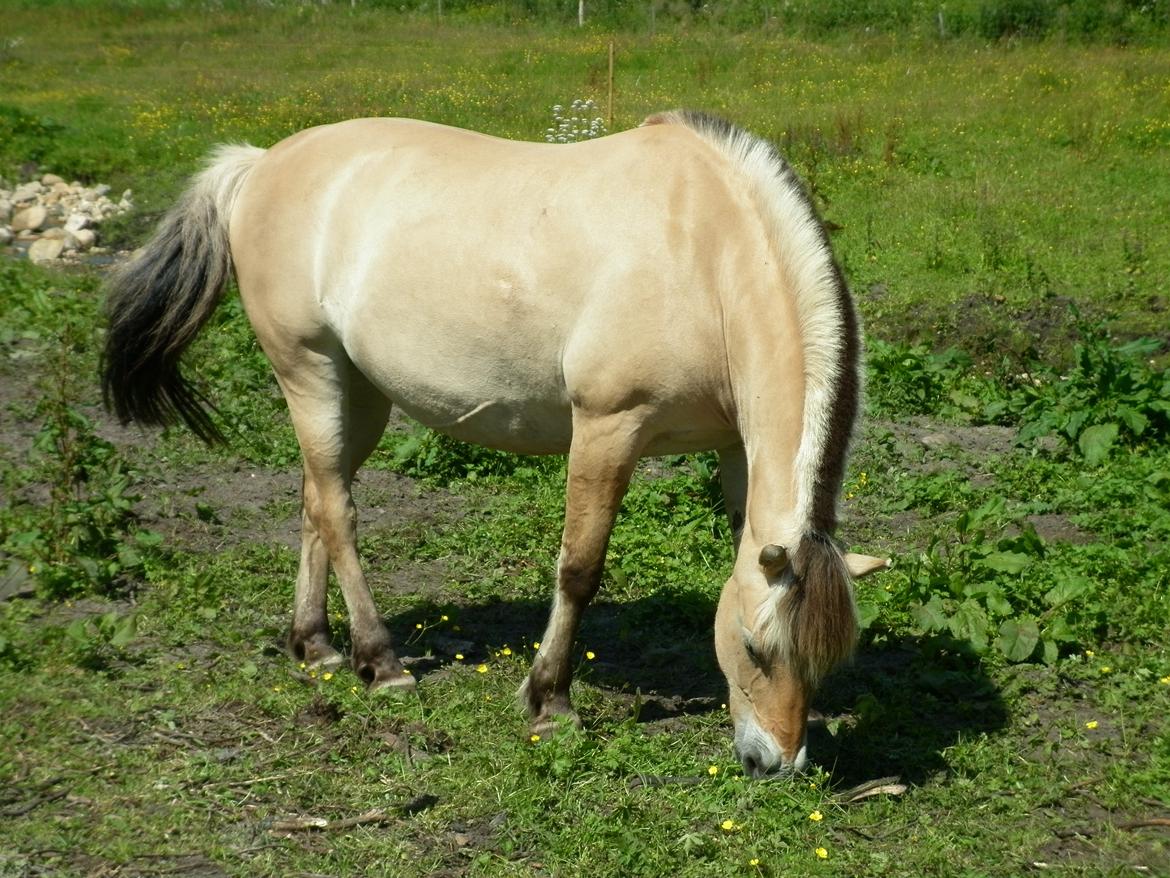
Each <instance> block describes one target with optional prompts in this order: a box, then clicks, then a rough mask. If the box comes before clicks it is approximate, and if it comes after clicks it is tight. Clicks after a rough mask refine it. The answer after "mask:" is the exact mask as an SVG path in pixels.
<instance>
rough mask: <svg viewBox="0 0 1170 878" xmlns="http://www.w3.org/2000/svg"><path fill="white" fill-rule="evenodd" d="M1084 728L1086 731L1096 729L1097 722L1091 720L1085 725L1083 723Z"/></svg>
mask: <svg viewBox="0 0 1170 878" xmlns="http://www.w3.org/2000/svg"><path fill="white" fill-rule="evenodd" d="M1085 728H1086V729H1095V728H1097V721H1096V720H1095V719H1091V720H1089V721H1088V722H1087V723H1085Z"/></svg>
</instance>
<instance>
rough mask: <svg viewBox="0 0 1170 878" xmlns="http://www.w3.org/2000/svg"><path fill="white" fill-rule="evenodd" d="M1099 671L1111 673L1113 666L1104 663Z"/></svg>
mask: <svg viewBox="0 0 1170 878" xmlns="http://www.w3.org/2000/svg"><path fill="white" fill-rule="evenodd" d="M1101 673H1102V674H1111V673H1113V668H1111V667H1109V665H1105V666H1104V667H1102V668H1101Z"/></svg>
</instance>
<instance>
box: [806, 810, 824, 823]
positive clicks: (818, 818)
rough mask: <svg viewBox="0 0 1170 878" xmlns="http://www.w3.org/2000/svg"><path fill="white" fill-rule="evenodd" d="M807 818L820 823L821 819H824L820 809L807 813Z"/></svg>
mask: <svg viewBox="0 0 1170 878" xmlns="http://www.w3.org/2000/svg"><path fill="white" fill-rule="evenodd" d="M808 819H809V820H811V821H812V822H813V823H820V822H821V821H822V820H824V819H825V815H824V814H822V813H821V812H820V811H813V812H812V813H811V814H809V815H808Z"/></svg>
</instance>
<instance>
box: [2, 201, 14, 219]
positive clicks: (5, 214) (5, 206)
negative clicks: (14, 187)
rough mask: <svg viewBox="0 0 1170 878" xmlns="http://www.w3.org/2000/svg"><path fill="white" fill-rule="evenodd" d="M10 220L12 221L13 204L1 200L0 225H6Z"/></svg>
mask: <svg viewBox="0 0 1170 878" xmlns="http://www.w3.org/2000/svg"><path fill="white" fill-rule="evenodd" d="M10 219H12V202H11V201H8V200H7V199H0V223H6V222H8V221H9V220H10Z"/></svg>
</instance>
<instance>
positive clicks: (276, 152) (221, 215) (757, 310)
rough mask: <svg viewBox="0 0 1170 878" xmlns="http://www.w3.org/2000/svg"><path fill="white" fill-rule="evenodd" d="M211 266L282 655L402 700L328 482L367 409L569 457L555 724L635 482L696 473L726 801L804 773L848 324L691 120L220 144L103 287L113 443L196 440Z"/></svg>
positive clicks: (827, 270)
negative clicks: (557, 131)
mask: <svg viewBox="0 0 1170 878" xmlns="http://www.w3.org/2000/svg"><path fill="white" fill-rule="evenodd" d="M233 269H234V271H235V275H236V278H237V280H238V283H239V289H240V296H241V299H242V301H243V304H244V308H245V310H246V311H247V314H248V318H249V320H250V321H251V324H252V326H253V328H254V330H255V332H256V336H257V338H258V339H259V342H260V344H261V346H262V347H263V349H264V352H265V353H266V354H267V356H268V358H269V360H270V361H271V363H272V368H273V370H274V371H275V373H276V379H277V381H278V382H279V384H280V388H281V390H282V391H283V393H284V396H285V399H286V400H287V401H288V409H289V413H290V416H291V418H292V423H293V426H294V428H295V429H296V434H297V439H298V441H299V443H300V447H301V451H302V454H303V456H304V490H303V495H304V508H303V514H302V546H301V560H300V569H299V572H298V574H297V581H296V599H295V606H294V610H293V617H292V625H291V628H290V632H289V636H288V647H289V651H290V653H291V654H292V655H293V656H294V657H295V658H296V659H298V660H300V661H305V662H308V663H309V664H310V665H314V666H330V667H331V666H334V665H336V664H339V663H340V662H341V661H342V657H341V656H340V655H339V653H338V652H337V651H336V650H335V649H334V648H333V646H332V645H331V642H330V631H329V621H328V616H327V615H326V611H325V598H326V581H327V577H328V570H329V566H330V564H332V565H333V570H334V572H335V573H336V576H337V579H338V582H339V583H340V586H341V591H342V593H343V595H344V597H345V603H346V606H347V608H348V610H349V619H350V626H351V635H352V644H353V647H352V663H353V667H354V670H355V671H356V673H357V674H358V676H359V677H361V678H362V679H363V680H364V681H365V682H366V683H367V684H368V685H369V686H370V687H371V688H373V689H376V688H380V687H387V686H411V685H414V683H413V679H412V678H411V677H410V676H409V675H407V674H406V673H405V672H404V670H403V667H402V665H401V664H400V663H399V661H398V658H397V657H396V656H395V654H394V650H393V649H392V647H391V641H390V635H389V633H388V632H387V630H386V628H385V626H384V624H383V622H382V619H381V617H380V616H379V614H378V611H377V609H376V608H375V605H374V601H373V599H372V597H371V594H370V589H369V588H368V586H367V584H366V579H365V576H364V575H363V572H362V568H361V564H360V563H359V561H358V553H357V548H356V542H355V519H356V516H355V511H354V504H353V499H352V497H351V495H350V483H351V481H352V479H353V477H354V473H355V472H356V471H357V469H358V467H360V466H361V464H362V463H363V461H364V460H365V459H366V457H367V456H368V455H369V454H370V452H371V450H372V449H373V448H374V446H375V444H376V443H377V442H378V439H379V437H380V436H381V434H382V432H383V430H384V429H385V426H386V421H387V417H388V415H389V412H390V407H391V405H397V406H400V407H401V409H402V410H403V411H405V412H406V413H407V414H409V415H411V416H412V417H414V418H416V419H417V420H419V421H420V422H422V423H423V424H425V425H427V426H429V427H432V428H434V429H436V430H440V431H442V432H444V433H446V434H448V435H450V436H453V437H456V438H458V439H461V440H465V441H467V442H475V443H478V444H481V445H487V446H491V447H493V448H499V449H504V450H507V451H513V452H520V453H525V454H552V453H563V452H566V451H567V452H568V454H569V461H568V485H567V488H566V497H565V525H564V533H563V535H562V538H561V549H560V557H559V560H558V562H557V584H556V592H555V594H554V596H553V604H552V611H551V615H550V618H549V622H548V628H547V631H546V632H545V634H544V636H543V637H541V646H540V649H539V651H538V653H537V655H536V658H535V661H534V662H533V666H532V669H531V672H530V673H529V676H528V679H527V681H526V683H525V685H524V689H523V693H522V694H523V699H524V701H525V702H526V704H527V707H528V710H529V712H530V716H531V719H532V722H533V725H534V727H535V728H536V729H540V728H544V727H546V726H547V725H548V724H549V723H550V722H552V721H553V720H554V718H556V717H558V716H566V715H567V716H569V717H571V718H573V719H575V715H574V713H573V708H572V705H571V704H570V700H569V683H570V680H571V676H572V662H571V651H572V648H573V641H574V639H575V637H576V633H577V629H578V623H579V620H580V617H581V612H582V610H583V609H584V607H585V606H586V604H588V602H589V601H590V599H591V598H592V597H593V595H594V594H595V593H596V591H597V588H598V585H599V583H600V580H601V572H602V566H603V563H604V560H605V553H606V546H607V544H608V542H609V536H610V531H611V529H612V527H613V524H614V517H615V516H616V515H617V511H618V507H619V505H620V503H621V500H622V496H623V494H624V493H625V491H626V488H627V485H628V484H629V480H630V476H631V473H632V472H633V470H634V466H635V463H636V462H637V460H638V459H639V458H640V457H642V456H645V455H657V454H675V453H684V452H692V451H697V450H701V449H715V450H717V451H718V454H719V459H720V471H721V474H722V487H723V491H724V496H725V499H726V505H727V511H728V514H729V516H730V517H731V521H732V527H733V530H734V532H735V535H736V536H735V539H736V544H737V550H738V551H737V557H736V561H735V566H734V570H733V571H732V574H731V577H730V579H729V580H728V581H727V584H726V585H725V587H724V589H723V593H722V597H721V599H720V601H719V607H718V611H717V614H716V620H715V629H716V630H715V638H716V648H717V654H718V658H719V663H720V666H721V667H722V669H723V671H724V673H725V674H726V676H727V680H728V683H729V686H730V699H729V701H730V706H731V713H732V718H733V721H734V724H735V743H736V749H737V752H738V754H739V758H740V759H741V761H742V762H743V765H744V768H745V770H746V771H747V772H748V773H749V774H750V775H752V776H762V775H764V774H767V773H769V772H780V771H790V770H799V769H800V768H802V767H803V766H804V764H805V762H806V755H805V747H804V741H805V729H806V717H807V711H808V704H809V699H810V697H811V694H812V692H813V690H814V687H815V686H816V685H817V683H818V681H819V680H820V679H821V678H822V677H823V676H824V674H825V673H826V672H827V671H829V670H830V669H831V668H832V667H833V666H834V665H836V664H837V663H839V662H841V661H842V660H843V659H845V658H846V657H847V656H848V655H849V654H850V652H851V650H852V649H853V646H854V641H855V639H856V633H857V623H856V610H855V606H854V601H853V593H852V586H851V577H857V576H862V575H865V574H866V573H870V572H873V571H875V570H878V569H880V568H881V567H884V566H886V564H887V562H885V561H882V560H879V559H876V558H869V557H865V556H858V555H852V554H845V553H843V552H842V551H841V550H840V549H839V548H838V547H837V544H836V543H835V542H834V541H833V538H832V535H833V533H834V530H835V528H836V524H837V511H836V504H837V498H838V495H839V493H840V489H841V483H842V479H843V473H844V468H845V458H846V453H847V450H848V445H849V442H850V437H851V434H852V432H853V427H854V422H855V420H856V418H857V412H858V405H859V395H860V383H861V375H860V362H861V343H860V332H859V327H858V320H857V316H856V312H855V309H854V306H853V303H852V300H851V299H850V296H849V293H848V291H847V289H846V286H845V283H844V280H843V278H842V276H841V272H840V270H839V268H838V266H837V264H836V262H835V261H834V259H833V256H832V254H831V252H830V248H829V244H828V239H827V237H826V235H825V232H824V229H823V227H822V225H821V223H820V221H819V220H818V218H817V215H816V212H815V211H814V210H813V208H812V206H811V204H810V202H809V200H808V198H807V197H806V196H805V194H804V190H803V188H802V186H801V183H800V181H799V180H798V179H797V177H796V175H795V174H794V173H793V171H792V170H791V168H790V167H789V166H788V165H787V164H786V163H785V162H784V161H783V159H782V158H780V156H779V155H778V154H777V152H776V151H775V149H773V147H772V146H770V145H769V144H768V143H767V142H765V141H763V140H761V139H759V138H756V137H754V136H752V135H750V134H748V133H746V132H744V131H742V130H739V129H737V128H735V127H733V126H731V125H729V124H727V123H726V122H723V121H720V120H718V119H714V118H711V117H708V116H704V115H701V114H697V113H692V112H682V111H678V112H670V113H662V114H658V115H655V116H652V117H650V118H649V119H647V120H646V122H645V123H644V124H643V125H642V126H641V127H639V128H636V129H634V130H631V131H626V132H623V133H620V134H615V135H612V136H609V137H605V138H601V139H598V140H593V141H588V142H584V143H578V144H574V145H571V146H565V145H548V144H536V143H519V142H512V141H507V140H500V139H497V138H493V137H488V136H485V135H482V134H476V133H472V132H469V131H462V130H458V129H454V128H447V127H443V126H440V125H433V124H428V123H425V122H418V121H411V120H405V119H361V120H356V121H350V122H343V123H340V124H335V125H326V126H323V127H319V128H313V129H310V130H307V131H302V132H300V133H299V134H296V135H294V136H292V137H290V138H288V139H287V140H284V141H282V142H280V143H278V144H276V145H275V146H273V147H272V148H271V149H268V150H263V149H257V148H254V147H250V146H225V147H221V148H220V149H219V150H218V151H217V152H215V154H214V155H213V156H212V158H211V160H210V163H209V164H208V166H207V168H206V169H205V170H204V171H203V172H202V173H201V174H199V176H197V177H196V178H195V180H194V181H193V183H192V184H191V186H190V188H189V189H188V190H187V191H186V193H185V194H184V195H183V196H182V199H181V200H180V202H179V203H178V204H177V205H176V206H175V207H174V208H173V209H172V211H171V212H170V213H169V214H168V215H167V216H166V218H165V219H164V220H163V222H162V224H161V226H160V228H159V229H158V231H157V233H156V234H155V237H154V238H153V239H152V240H151V241H150V242H149V243H148V244H147V245H146V247H145V249H144V250H143V251H142V252H141V253H140V255H138V256H137V257H136V258H135V259H134V260H132V261H131V262H130V263H129V264H128V265H127V266H126V267H125V268H124V269H122V270H121V271H120V272H119V273H118V274H117V275H116V276H115V277H114V279H113V280H112V282H111V291H110V292H111V294H110V303H109V314H110V327H109V333H108V336H107V341H106V348H105V359H104V367H103V370H104V371H103V376H102V381H103V389H104V392H105V397H106V400H107V403H108V404H109V405H111V406H112V408H113V410H114V411H115V412H116V413H117V414H118V416H119V417H120V418H122V420H123V421H130V420H134V421H139V422H142V423H146V424H169V423H173V422H176V421H180V420H181V421H184V422H186V423H187V424H188V425H189V426H190V427H191V429H193V430H194V432H195V433H197V434H198V435H200V436H201V437H203V438H204V439H208V440H210V439H214V438H217V437H218V431H217V429H216V426H215V423H214V421H213V420H212V418H211V417H210V415H209V413H208V411H207V409H206V407H205V405H204V401H203V399H202V397H201V396H200V395H199V393H198V392H197V391H196V390H195V389H194V388H193V387H192V386H191V385H190V384H189V383H188V382H187V380H185V379H184V377H183V376H182V374H181V372H180V367H179V360H180V356H181V355H182V353H183V351H184V350H185V349H186V347H187V346H188V345H189V344H190V342H191V341H192V339H193V338H194V337H195V335H196V333H197V332H198V331H199V329H200V327H201V326H202V325H203V324H204V323H205V321H206V320H207V319H208V317H209V315H210V314H211V313H212V311H213V309H214V308H215V306H216V303H217V302H218V301H219V299H220V297H221V295H222V293H223V291H224V288H225V286H226V284H227V282H228V279H229V275H230V274H231V272H232V270H233Z"/></svg>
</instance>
